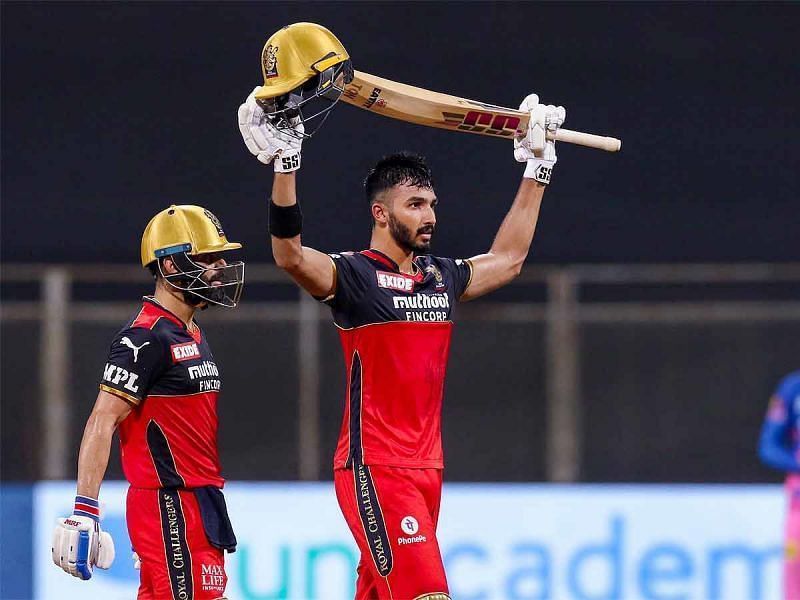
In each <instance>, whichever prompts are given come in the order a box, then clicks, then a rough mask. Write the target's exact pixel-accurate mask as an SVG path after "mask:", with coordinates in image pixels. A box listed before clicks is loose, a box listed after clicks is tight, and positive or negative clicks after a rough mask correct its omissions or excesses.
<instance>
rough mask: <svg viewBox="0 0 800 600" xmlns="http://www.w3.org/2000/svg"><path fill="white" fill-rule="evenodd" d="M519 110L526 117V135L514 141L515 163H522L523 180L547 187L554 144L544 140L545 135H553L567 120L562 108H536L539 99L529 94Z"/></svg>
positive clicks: (550, 106)
mask: <svg viewBox="0 0 800 600" xmlns="http://www.w3.org/2000/svg"><path fill="white" fill-rule="evenodd" d="M519 109H520V110H521V111H525V112H527V113H530V115H531V118H530V121H528V132H527V134H526V135H525V136H524V137H518V138H514V158H515V159H516V160H517V162H525V163H527V166H526V167H525V172H524V173H523V175H522V176H523V177H527V178H529V179H535V180H536V181H538V182H539V183H542V184H544V185H547V184H548V183H550V176H551V174H552V171H553V166H554V165H555V164H556V161H557V160H558V158H557V157H556V143H555V141H552V140H548V139H547V133H551V134H553V133H555V132H556V131H557V130H558V128H559V127H561V125H563V124H564V120H565V119H566V118H567V111H566V110H565V109H564V107H563V106H553V105H552V104H546V105H545V104H539V96H537V95H536V94H530V95H529V96H527V97H526V98H525V99H524V100H523V101H522V104H520V106H519Z"/></svg>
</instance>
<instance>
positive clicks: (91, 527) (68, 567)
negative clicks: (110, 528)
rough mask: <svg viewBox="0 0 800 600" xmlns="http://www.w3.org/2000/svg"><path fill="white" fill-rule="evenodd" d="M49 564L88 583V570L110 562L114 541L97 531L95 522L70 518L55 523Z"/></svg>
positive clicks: (75, 517) (98, 529)
mask: <svg viewBox="0 0 800 600" xmlns="http://www.w3.org/2000/svg"><path fill="white" fill-rule="evenodd" d="M51 551H52V553H53V562H54V563H55V564H56V566H57V567H61V568H62V569H63V570H64V571H66V572H67V573H69V574H70V575H72V576H73V577H77V578H79V579H84V580H85V579H91V578H92V569H93V568H94V567H98V568H100V569H108V568H109V567H110V566H111V563H113V562H114V540H112V539H111V536H110V535H109V534H108V533H106V532H105V531H102V530H101V529H100V522H99V520H95V518H94V517H86V516H80V515H76V514H73V515H72V516H70V517H67V518H66V519H58V520H57V521H56V528H55V531H53V547H52V548H51Z"/></svg>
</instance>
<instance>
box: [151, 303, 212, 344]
mask: <svg viewBox="0 0 800 600" xmlns="http://www.w3.org/2000/svg"><path fill="white" fill-rule="evenodd" d="M142 302H144V304H145V305H149V306H151V307H152V309H153V310H154V311H156V312H159V313H161V316H163V317H164V318H166V319H169V320H170V321H172V322H173V323H175V324H176V325H178V326H180V327H183V328H184V329H185V330H186V331H187V332H188V333H189V334H190V335H191V336H192V337H195V336H197V337H199V334H200V328H199V327H198V326H197V323H195V322H194V321H193V322H192V327H191V328H189V327H187V326H186V323H184V322H183V321H182V320H181V318H180V317H179V316H178V315H176V314H175V313H174V312H172V311H171V310H169V309H168V308H166V307H165V306H164V305H163V304H161V303H160V302H159V301H158V300H156V299H155V298H154V297H153V296H143V297H142Z"/></svg>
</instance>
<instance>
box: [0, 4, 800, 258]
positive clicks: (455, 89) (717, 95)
mask: <svg viewBox="0 0 800 600" xmlns="http://www.w3.org/2000/svg"><path fill="white" fill-rule="evenodd" d="M296 21H315V22H319V23H321V24H323V25H325V26H327V27H329V28H330V29H331V30H332V31H333V32H334V33H336V34H337V36H338V37H339V38H340V39H341V40H342V42H343V43H344V45H345V47H346V48H347V49H348V50H349V52H350V54H351V56H352V58H353V61H354V64H355V66H356V68H358V69H361V70H364V71H368V72H371V73H375V74H378V75H381V76H384V77H387V78H390V79H395V80H398V81H403V82H407V83H412V84H416V85H419V86H422V87H427V88H430V89H435V90H440V91H445V92H449V93H452V94H456V95H461V96H466V97H470V98H475V99H479V100H483V101H487V102H494V103H498V104H505V105H513V106H516V105H517V104H518V103H519V101H520V100H521V99H522V98H523V97H524V96H525V95H526V94H527V93H529V92H532V91H535V92H537V93H539V94H540V96H541V97H542V99H543V100H546V101H548V102H553V103H556V104H563V105H564V106H566V107H567V123H566V125H565V126H566V127H569V128H573V129H581V130H586V131H595V132H597V133H606V134H610V135H615V136H617V137H621V138H622V139H623V140H624V142H625V147H624V150H623V152H622V153H620V154H618V155H612V154H606V153H603V152H598V151H592V150H587V149H582V148H576V147H568V146H567V145H566V144H562V145H560V146H559V152H558V153H559V164H558V166H557V167H556V169H555V171H554V175H553V184H552V185H551V189H550V190H548V193H547V196H546V198H545V207H544V209H543V212H542V216H541V220H540V227H539V230H538V232H537V238H536V240H535V242H534V250H533V253H532V257H531V259H530V260H533V261H537V262H576V261H580V262H584V261H621V262H628V261H637V262H638V261H662V260H676V261H689V262H696V261H714V260H734V261H748V260H797V259H798V258H800V252H798V234H797V231H798V222H800V219H798V218H797V213H798V211H797V206H798V191H800V189H799V188H800V186H799V185H798V147H799V146H800V144H798V141H797V140H798V139H799V138H800V124H798V117H797V109H798V106H800V77H799V75H800V73H799V71H800V69H798V56H799V55H800V42H798V41H797V40H798V38H800V35H798V30H800V27H799V25H800V5H798V4H789V3H786V4H744V3H737V4H708V3H704V4H689V3H673V4H652V3H647V4H638V3H622V4H600V3H580V4H561V3H548V4H532V3H531V4H507V3H469V4H461V3H446V4H440V3H421V2H420V3H412V4H396V3H391V4H390V3H386V4H381V3H369V4H367V3H345V4H340V3H330V2H325V3H322V2H320V3H314V4H303V3H295V4H291V5H290V4H272V3H250V4H247V3H201V4H197V3H179V4H171V3H156V2H152V3H150V2H148V3H136V4H125V3H117V2H114V3H111V2H109V3H67V2H59V3H44V2H37V3H34V4H27V3H17V2H14V3H11V2H3V4H2V259H3V261H53V260H59V261H83V260H89V261H118V262H135V261H136V260H137V259H138V244H139V237H140V235H141V231H142V230H143V228H144V225H145V224H146V222H147V220H148V219H149V218H150V216H152V214H154V213H155V212H156V211H158V210H160V209H161V208H164V207H165V206H167V205H168V204H170V203H196V204H203V205H207V206H208V207H209V208H211V209H212V210H214V211H215V212H216V213H217V214H218V215H219V216H220V218H221V219H222V222H223V223H224V224H225V227H226V230H227V231H228V233H229V236H230V237H231V238H233V239H238V240H241V241H242V242H244V244H245V247H246V252H245V258H246V259H247V260H250V261H264V260H270V253H269V249H268V246H267V244H266V240H267V236H266V209H265V206H266V198H267V192H268V185H269V183H270V181H271V176H270V173H269V169H271V167H270V168H269V169H268V168H265V167H263V166H262V165H260V163H258V162H257V161H256V160H255V159H254V158H253V157H252V156H251V155H250V154H249V153H248V152H247V151H246V149H245V148H244V146H243V144H242V141H241V138H240V136H239V131H238V128H237V125H236V110H237V108H238V105H239V103H240V102H241V101H242V99H243V98H244V97H245V96H246V95H247V94H248V93H249V92H250V90H251V89H252V88H253V86H254V85H257V84H259V83H260V68H259V54H260V50H261V47H262V45H263V43H264V41H265V39H266V38H267V37H268V36H269V35H270V34H271V33H272V32H274V31H275V30H277V29H279V28H280V27H281V26H283V25H285V24H288V23H291V22H296ZM398 149H410V150H416V151H419V152H421V153H423V154H425V155H427V156H428V158H429V160H430V162H431V164H432V166H433V168H434V169H435V174H436V179H437V194H438V196H439V197H440V199H441V205H440V211H439V229H438V234H437V237H436V238H435V240H434V241H435V248H434V250H435V251H436V252H437V253H439V254H444V255H452V256H456V255H471V254H475V253H478V252H480V251H483V250H484V249H485V248H486V247H487V246H488V244H489V243H490V241H491V238H492V236H493V234H494V231H495V229H496V227H497V225H498V224H499V221H500V219H501V218H502V215H503V214H504V211H505V210H506V208H507V206H508V205H509V203H510V201H511V198H512V196H513V193H514V191H515V189H516V186H517V184H518V180H519V177H520V175H521V171H522V167H521V165H518V164H517V163H515V162H514V160H513V158H512V153H511V148H510V143H506V142H503V141H500V140H495V139H488V138H481V137H477V136H467V135H457V134H454V133H451V132H444V131H438V130H433V129H426V128H421V127H417V126H414V125H409V124H404V123H400V122H398V121H391V120H388V119H382V118H380V117H377V116H374V115H370V114H367V113H365V112H362V111H358V110H356V109H353V108H351V107H349V106H345V105H342V106H339V107H337V108H336V109H335V111H334V114H333V115H332V117H331V118H330V119H329V120H328V122H327V123H326V124H325V126H324V127H323V128H322V130H321V131H320V132H319V133H318V135H317V136H316V137H314V138H313V139H311V140H310V141H308V142H306V143H305V146H304V167H303V169H301V171H300V180H299V189H300V195H301V202H302V204H303V207H304V211H305V214H306V227H305V241H306V243H307V244H310V245H314V246H317V247H319V248H320V249H323V250H342V249H358V248H360V247H363V245H364V244H366V243H367V241H368V215H367V210H366V206H365V202H364V200H363V198H362V193H361V188H360V181H361V179H362V178H363V176H364V174H365V172H366V170H367V169H368V167H369V166H370V165H371V164H372V163H373V162H374V161H375V160H376V159H377V158H378V157H379V156H381V155H382V154H386V153H389V152H392V151H395V150H398Z"/></svg>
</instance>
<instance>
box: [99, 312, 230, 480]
mask: <svg viewBox="0 0 800 600" xmlns="http://www.w3.org/2000/svg"><path fill="white" fill-rule="evenodd" d="M220 388H221V378H220V373H219V369H218V368H217V365H216V363H215V362H214V356H213V355H212V354H211V349H210V348H209V346H208V342H207V340H206V339H205V336H204V335H203V333H202V332H201V330H200V328H199V327H198V326H197V325H196V324H194V327H193V328H192V329H191V330H190V329H187V327H186V325H185V324H184V323H183V321H181V320H180V319H179V318H178V317H177V316H176V315H174V314H173V313H171V312H170V311H169V310H167V309H166V308H164V307H163V306H161V305H160V304H158V302H156V300H155V299H153V298H150V297H145V298H144V301H143V303H142V308H141V310H140V311H139V312H138V314H137V315H136V316H135V317H134V318H133V319H132V320H131V321H130V322H129V323H128V324H127V325H126V326H125V327H124V328H123V329H122V330H121V331H120V332H119V333H118V334H117V335H116V337H115V338H114V341H113V342H112V343H111V350H110V352H109V356H108V362H106V365H105V367H104V368H103V375H102V380H101V382H100V389H101V390H105V391H106V392H109V393H111V394H114V395H116V396H119V397H121V398H123V399H124V400H126V401H128V402H129V403H130V404H132V405H133V407H134V408H133V410H132V411H131V413H130V414H129V415H128V416H127V417H126V418H125V420H123V421H122V423H121V424H120V426H119V435H120V441H121V446H122V468H123V470H124V472H125V477H126V478H127V479H128V481H129V482H130V484H131V485H132V486H135V487H141V488H162V487H165V488H167V487H188V488H195V487H200V486H207V485H211V486H215V487H222V485H223V483H224V481H225V480H224V479H223V478H222V476H221V475H220V465H219V456H218V453H217V397H218V396H219V392H220Z"/></svg>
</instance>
